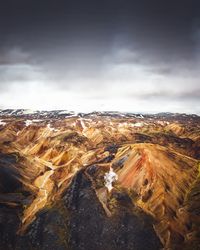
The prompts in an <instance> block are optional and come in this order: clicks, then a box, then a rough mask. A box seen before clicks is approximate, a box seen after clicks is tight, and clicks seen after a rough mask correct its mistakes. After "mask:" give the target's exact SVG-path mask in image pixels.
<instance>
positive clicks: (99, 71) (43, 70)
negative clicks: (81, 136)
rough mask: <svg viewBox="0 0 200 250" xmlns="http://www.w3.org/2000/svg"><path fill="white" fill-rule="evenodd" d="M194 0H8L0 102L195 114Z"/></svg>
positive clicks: (198, 102)
mask: <svg viewBox="0 0 200 250" xmlns="http://www.w3.org/2000/svg"><path fill="white" fill-rule="evenodd" d="M199 79H200V1H199V0H115V1H114V0H84V1H83V0H79V1H78V0H72V1H69V0H42V1H41V0H17V1H16V0H6V1H4V2H2V3H1V8H0V109H6V108H25V109H33V110H53V109H65V110H72V111H80V112H89V111H122V112H142V113H157V112H180V113H195V114H199V115H200V80H199Z"/></svg>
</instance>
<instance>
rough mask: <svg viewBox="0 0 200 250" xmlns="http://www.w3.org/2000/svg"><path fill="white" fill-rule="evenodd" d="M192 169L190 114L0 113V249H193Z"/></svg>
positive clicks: (197, 226) (199, 179) (197, 204)
mask: <svg viewBox="0 0 200 250" xmlns="http://www.w3.org/2000/svg"><path fill="white" fill-rule="evenodd" d="M111 169H112V171H113V173H115V176H116V177H117V178H115V179H113V180H112V182H111V183H110V184H111V185H112V190H111V191H109V190H108V189H107V186H106V185H105V176H106V175H107V176H109V173H110V170H111ZM199 171H200V117H199V116H197V115H186V114H171V113H159V114H154V115H144V114H143V115H141V114H131V113H118V112H92V113H88V114H84V113H79V114H76V113H74V112H68V111H64V110H57V111H35V112H34V111H29V110H22V109H21V110H11V109H9V110H0V250H14V249H16V250H22V249H23V250H24V249H28V250H46V249H48V250H105V249H106V250H146V249H148V250H151V249H152V250H156V249H172V250H173V249H175V250H176V249H177V250H178V249H185V250H189V249H192V250H195V249H200V172H199ZM108 179H109V178H108Z"/></svg>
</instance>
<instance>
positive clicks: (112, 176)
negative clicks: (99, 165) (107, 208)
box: [104, 168, 118, 192]
mask: <svg viewBox="0 0 200 250" xmlns="http://www.w3.org/2000/svg"><path fill="white" fill-rule="evenodd" d="M117 179H118V175H117V174H116V173H115V172H114V171H113V168H110V171H109V172H107V173H105V175H104V180H105V186H106V187H107V189H108V191H109V192H110V191H111V190H112V189H113V186H112V183H113V182H114V181H116V180H117Z"/></svg>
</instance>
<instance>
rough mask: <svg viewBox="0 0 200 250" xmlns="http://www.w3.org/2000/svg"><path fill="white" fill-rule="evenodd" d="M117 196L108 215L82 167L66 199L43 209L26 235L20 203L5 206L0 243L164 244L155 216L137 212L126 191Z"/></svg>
mask: <svg viewBox="0 0 200 250" xmlns="http://www.w3.org/2000/svg"><path fill="white" fill-rule="evenodd" d="M14 188H15V187H14ZM13 191H14V190H13ZM113 196H114V197H113V200H114V202H115V203H116V207H115V211H114V214H113V215H112V216H111V217H107V215H106V213H105V211H104V209H103V208H102V205H101V203H100V202H99V200H98V199H97V197H96V194H95V191H94V190H93V188H92V184H91V181H90V180H89V179H88V177H87V175H86V174H85V173H84V171H82V170H81V171H80V172H79V173H77V175H76V176H75V177H74V179H73V181H72V183H71V185H70V187H69V189H68V190H67V192H65V193H64V195H63V197H62V200H61V201H60V202H58V204H56V205H54V206H53V207H51V208H47V209H44V210H43V211H40V212H39V213H38V214H37V218H36V219H35V221H34V222H33V223H32V224H31V225H29V227H28V229H27V231H26V233H25V234H24V235H23V236H21V235H18V234H17V230H18V226H19V225H20V220H19V217H18V215H19V214H20V212H21V211H20V209H8V208H6V207H3V206H2V207H1V209H0V215H1V217H0V226H1V227H0V228H1V231H0V242H1V247H0V249H2V250H6V249H8V250H11V249H16V250H21V249H30V250H31V249H34V250H36V249H38V250H39V249H40V250H42V249H44V250H47V249H48V250H49V249H52V250H54V249H57V250H66V249H67V250H68V249H69V250H93V249H96V250H103V249H109V250H122V249H127V250H132V249H135V250H149V249H152V250H156V249H161V246H162V245H161V243H160V240H159V239H158V237H157V236H156V234H155V231H154V230H153V227H152V218H151V217H150V216H147V215H145V214H144V213H143V212H142V211H140V210H139V209H136V208H135V211H134V212H133V209H132V203H131V200H130V198H129V196H128V195H127V194H122V193H115V194H114V195H113Z"/></svg>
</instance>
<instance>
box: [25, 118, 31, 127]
mask: <svg viewBox="0 0 200 250" xmlns="http://www.w3.org/2000/svg"><path fill="white" fill-rule="evenodd" d="M32 123H33V121H31V120H26V121H25V125H26V127H28V126H29V125H31V124H32Z"/></svg>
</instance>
